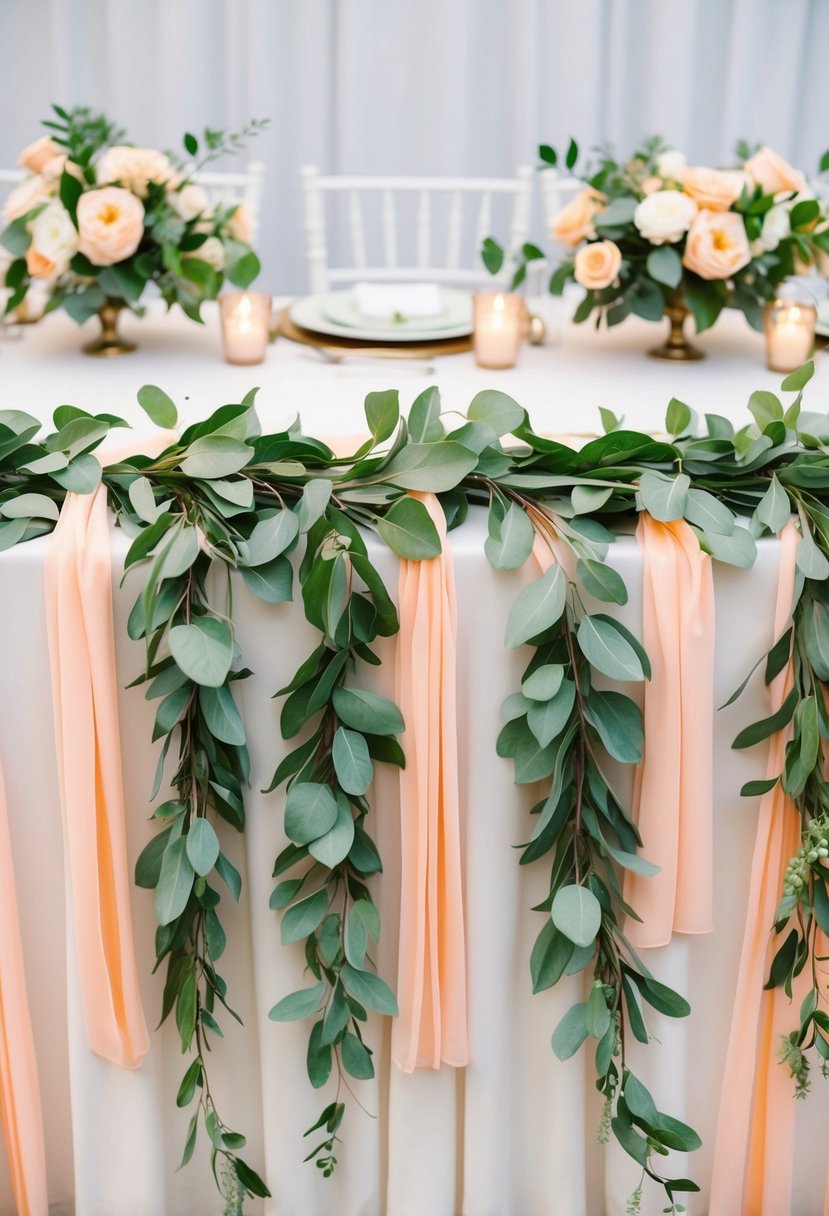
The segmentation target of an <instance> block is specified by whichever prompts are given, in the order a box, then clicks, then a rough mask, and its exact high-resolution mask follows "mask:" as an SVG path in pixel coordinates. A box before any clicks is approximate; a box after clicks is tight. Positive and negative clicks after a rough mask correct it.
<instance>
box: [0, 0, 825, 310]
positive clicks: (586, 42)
mask: <svg viewBox="0 0 829 1216" xmlns="http://www.w3.org/2000/svg"><path fill="white" fill-rule="evenodd" d="M827 47H829V3H827V0H681V2H676V0H674V2H673V3H668V2H666V0H578V2H577V3H575V2H574V0H0V48H2V50H3V62H4V65H5V70H4V71H3V73H2V74H0V114H2V121H0V165H1V166H4V167H5V166H10V165H11V164H12V163H13V162H14V159H15V157H16V155H17V152H18V151H19V149H20V147H22V146H23V145H24V144H25V143H27V142H28V141H30V140H31V139H33V138H34V137H35V136H36V135H37V134H39V131H38V129H37V121H38V119H40V118H42V117H45V116H46V113H47V106H48V103H49V102H50V101H52V100H55V101H59V102H61V103H63V104H74V103H86V104H89V105H94V106H99V107H104V108H105V109H106V110H107V111H109V112H110V113H111V114H112V115H113V116H114V117H115V118H117V119H118V120H119V121H120V122H121V123H122V124H123V125H125V126H126V127H127V128H128V130H129V132H130V134H131V136H132V138H133V140H134V141H135V142H137V143H150V144H155V145H156V146H160V147H169V146H170V145H171V144H173V143H174V142H176V141H177V140H178V138H179V135H180V133H181V132H182V131H183V130H185V129H188V128H193V129H200V128H201V127H202V126H204V125H205V124H209V125H211V126H214V127H237V126H240V125H241V124H243V123H244V122H245V121H246V120H247V119H248V118H249V117H251V116H253V115H255V116H262V117H264V116H269V117H270V118H271V120H272V122H271V127H270V130H269V131H268V132H267V134H266V135H265V136H264V137H263V138H261V139H260V140H258V141H256V143H255V144H254V146H253V151H252V154H251V157H252V158H254V159H262V160H264V161H265V162H266V165H267V178H266V183H265V206H264V215H263V232H262V237H261V247H262V253H263V260H264V264H265V273H264V276H263V280H262V283H263V286H264V287H266V288H267V289H270V290H272V291H274V292H279V293H288V292H298V291H301V290H303V289H304V288H305V285H306V279H305V266H304V259H303V247H302V236H301V234H302V228H301V196H300V186H299V168H300V166H301V165H302V164H304V163H307V162H311V163H316V164H318V165H319V166H320V168H321V169H323V170H324V171H326V172H335V173H336V172H341V173H355V172H365V173H389V172H391V173H416V174H417V173H423V174H464V175H480V174H511V173H513V172H514V170H515V168H516V167H517V166H518V165H519V164H527V163H529V164H533V163H535V155H536V147H537V144H538V143H539V142H541V141H542V140H544V141H548V142H552V143H558V144H561V143H563V142H565V141H566V139H567V137H568V136H569V135H570V134H573V135H575V136H576V138H577V139H579V141H580V142H581V143H582V144H583V145H585V146H589V145H591V144H593V143H595V142H597V141H600V140H611V141H613V142H614V143H616V144H617V145H618V147H619V148H620V149H628V148H630V147H631V145H633V144H634V143H635V142H636V141H637V140H638V139H639V138H640V137H641V136H642V135H644V134H648V133H651V132H659V133H661V134H662V135H664V136H665V137H666V138H667V139H668V140H669V141H671V142H672V143H675V144H677V145H679V146H681V147H683V148H685V149H686V150H687V151H688V153H689V155H690V156H691V158H692V159H693V160H695V161H708V162H709V163H724V162H726V161H728V159H729V158H730V156H731V153H732V150H733V146H734V143H735V141H736V140H737V139H738V138H740V137H743V136H744V137H746V138H748V139H754V140H759V139H761V138H762V139H763V140H765V141H766V142H768V143H770V144H772V145H773V146H774V147H775V148H777V149H778V150H779V151H780V152H781V153H782V154H783V155H784V156H787V157H789V158H790V159H792V160H794V161H795V162H796V163H797V164H799V165H801V166H802V167H803V168H805V169H806V170H807V171H810V172H811V171H813V170H814V168H815V165H816V160H817V157H818V156H819V155H820V154H821V153H822V152H823V150H824V147H825V145H826V143H827V128H826V122H825V118H826V104H825V96H826V92H825V90H826V73H825V66H826V58H827V49H826V48H827ZM333 252H334V253H335V254H336V243H334V248H333Z"/></svg>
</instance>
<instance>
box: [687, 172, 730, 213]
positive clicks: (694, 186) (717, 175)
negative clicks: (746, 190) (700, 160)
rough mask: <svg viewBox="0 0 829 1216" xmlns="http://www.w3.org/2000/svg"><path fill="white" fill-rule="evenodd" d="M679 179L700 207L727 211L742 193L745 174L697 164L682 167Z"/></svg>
mask: <svg viewBox="0 0 829 1216" xmlns="http://www.w3.org/2000/svg"><path fill="white" fill-rule="evenodd" d="M679 180H680V182H681V183H682V188H683V190H684V191H685V193H686V194H688V195H690V197H691V198H692V199H693V200H694V202H695V203H697V204H698V205H699V206H700V207H703V208H705V209H706V210H708V211H728V209H729V207H730V206H731V205H732V203H736V201H737V199H738V198H739V197H740V195H741V194H742V192H743V186H744V185H745V184H746V175H745V174H744V173H740V172H738V171H737V170H730V169H705V168H703V167H702V166H698V167H696V168H687V169H683V170H682V176H681V177H680V179H679Z"/></svg>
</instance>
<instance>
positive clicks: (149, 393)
mask: <svg viewBox="0 0 829 1216" xmlns="http://www.w3.org/2000/svg"><path fill="white" fill-rule="evenodd" d="M138 404H139V405H140V406H141V408H142V410H143V411H144V413H145V414H146V415H147V416H148V418H149V419H150V420H151V421H152V422H154V423H155V424H156V426H160V427H164V428H165V430H172V428H173V427H174V426H175V425H176V423H177V422H178V410H177V409H176V407H175V402H174V401H173V400H172V398H171V397H169V396H168V395H167V394H166V393H165V392H164V389H163V388H158V386H157V385H155V384H145V385H143V386H142V387H141V388H140V389H139V390H138Z"/></svg>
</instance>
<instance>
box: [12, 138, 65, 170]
mask: <svg viewBox="0 0 829 1216" xmlns="http://www.w3.org/2000/svg"><path fill="white" fill-rule="evenodd" d="M60 155H61V150H60V148H59V147H58V145H57V144H56V143H55V141H54V140H53V139H52V138H51V137H50V136H48V135H42V136H41V137H40V139H36V140H35V142H34V143H33V144H29V146H28V147H26V148H24V149H23V151H22V152H21V153H20V155H19V156H18V158H17V163H18V165H22V166H23V168H24V169H28V170H29V172H30V173H43V171H44V170H45V168H46V166H47V165H48V163H49V161H50V160H54V158H55V157H56V156H60Z"/></svg>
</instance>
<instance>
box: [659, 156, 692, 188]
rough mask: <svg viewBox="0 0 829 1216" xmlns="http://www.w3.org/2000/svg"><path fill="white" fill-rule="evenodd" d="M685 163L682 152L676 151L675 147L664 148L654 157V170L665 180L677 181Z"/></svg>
mask: <svg viewBox="0 0 829 1216" xmlns="http://www.w3.org/2000/svg"><path fill="white" fill-rule="evenodd" d="M687 163H688V161H687V159H686V156H685V153H684V152H678V151H677V150H676V148H666V149H665V151H664V152H660V154H659V156H657V158H656V172H657V173H658V174H659V176H660V177H662V178H665V179H666V180H667V181H672V182H678V181H679V180H680V178H681V176H682V171H683V169H684V168H685V166H686V165H687Z"/></svg>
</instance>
